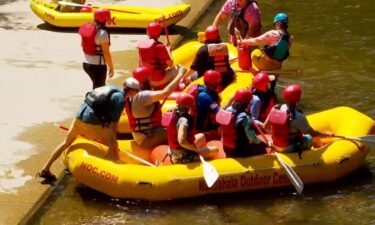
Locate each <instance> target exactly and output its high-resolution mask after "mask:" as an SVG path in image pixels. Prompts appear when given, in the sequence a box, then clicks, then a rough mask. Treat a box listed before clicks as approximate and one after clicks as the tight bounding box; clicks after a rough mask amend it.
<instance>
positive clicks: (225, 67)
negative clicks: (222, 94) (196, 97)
mask: <svg viewBox="0 0 375 225" xmlns="http://www.w3.org/2000/svg"><path fill="white" fill-rule="evenodd" d="M205 35H206V40H205V44H204V45H202V46H201V47H200V48H199V49H198V52H197V53H196V55H195V58H194V61H193V63H192V64H191V66H190V69H189V70H188V72H187V73H186V75H185V76H184V78H183V80H184V83H189V82H190V81H191V80H195V79H197V78H199V77H202V76H203V75H204V73H205V72H206V71H208V70H215V71H218V72H220V74H221V89H223V88H225V87H226V86H228V85H229V84H230V83H231V82H232V81H233V80H234V76H235V72H234V70H233V69H232V67H231V66H230V63H229V50H228V46H227V45H226V44H225V43H224V42H222V41H221V38H220V33H219V30H218V29H217V28H216V27H213V26H209V27H207V28H206V30H205Z"/></svg>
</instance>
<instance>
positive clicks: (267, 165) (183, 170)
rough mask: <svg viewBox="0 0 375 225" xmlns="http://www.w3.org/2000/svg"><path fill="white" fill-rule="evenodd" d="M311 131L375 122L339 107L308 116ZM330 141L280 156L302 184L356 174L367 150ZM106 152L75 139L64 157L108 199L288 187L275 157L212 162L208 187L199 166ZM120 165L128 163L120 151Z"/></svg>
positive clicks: (365, 129) (357, 130) (340, 130)
mask: <svg viewBox="0 0 375 225" xmlns="http://www.w3.org/2000/svg"><path fill="white" fill-rule="evenodd" d="M308 120H309V122H310V123H311V125H312V126H313V128H314V129H317V130H319V131H322V132H324V131H330V132H332V133H335V134H338V135H344V136H363V135H367V134H369V133H372V134H374V130H375V129H374V128H375V122H374V121H373V120H372V119H371V118H369V117H367V116H366V115H363V114H361V113H360V112H358V111H356V110H354V109H351V108H348V107H338V108H334V109H330V110H327V111H323V112H319V113H316V114H313V115H310V116H308ZM323 141H324V142H328V143H327V144H326V145H323V146H321V147H319V148H316V149H313V150H306V151H303V153H302V158H299V156H298V154H297V153H285V154H282V153H279V156H280V157H281V158H282V159H283V161H285V162H286V163H287V164H288V165H289V166H290V167H291V168H292V169H293V170H294V171H295V172H296V173H297V174H298V176H299V177H300V178H301V180H302V181H303V183H304V184H310V183H317V182H327V181H334V180H336V179H338V178H340V177H342V176H344V175H347V174H349V173H351V172H352V171H354V170H355V169H357V168H358V167H359V166H360V165H361V164H362V163H363V161H364V159H365V157H366V156H367V154H368V152H369V149H368V148H367V147H366V146H364V145H363V144H362V143H360V142H354V141H350V140H344V139H331V140H330V141H329V140H323ZM119 147H120V149H121V150H122V151H130V152H133V154H136V155H138V156H140V157H142V158H144V159H146V160H148V159H149V154H150V153H149V151H148V150H143V149H140V148H139V147H136V145H135V144H134V143H133V142H131V141H119ZM106 149H107V147H105V146H103V145H100V144H97V143H95V142H93V141H89V140H85V139H77V140H76V141H75V142H74V143H73V144H72V145H71V146H70V148H68V149H67V150H66V151H65V152H64V155H63V161H64V163H65V165H66V167H67V168H68V169H69V170H70V171H71V172H72V174H73V176H74V177H75V178H76V179H77V180H78V181H79V182H80V183H83V184H85V185H87V186H89V187H91V188H93V189H95V190H98V191H100V192H103V193H105V194H107V195H109V196H112V197H118V198H133V199H144V200H151V201H159V200H169V199H175V198H186V197H195V196H201V195H206V194H212V193H227V192H239V191H247V190H257V189H266V188H277V187H285V186H291V183H290V182H289V179H288V177H287V175H286V173H285V171H284V170H283V169H282V167H281V166H280V165H279V163H278V161H277V159H276V157H275V155H274V154H265V155H258V156H252V157H247V158H228V159H216V160H212V161H210V163H211V164H212V165H213V166H214V167H215V168H216V170H217V171H218V173H219V179H218V180H217V181H216V183H215V184H214V185H213V186H212V187H211V188H208V187H207V185H206V183H205V181H204V178H203V171H202V169H203V168H202V164H201V163H200V162H195V163H190V164H186V165H167V166H159V167H151V166H147V165H139V164H132V163H125V162H116V163H115V162H112V161H109V160H106V159H105V157H104V155H105V153H106ZM120 154H121V161H129V158H128V157H127V156H126V154H125V153H124V152H121V153H120Z"/></svg>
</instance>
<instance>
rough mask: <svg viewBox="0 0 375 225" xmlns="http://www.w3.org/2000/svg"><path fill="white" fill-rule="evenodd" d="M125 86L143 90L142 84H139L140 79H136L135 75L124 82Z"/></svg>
mask: <svg viewBox="0 0 375 225" xmlns="http://www.w3.org/2000/svg"><path fill="white" fill-rule="evenodd" d="M124 87H128V88H131V89H135V90H138V91H139V90H141V85H140V84H139V81H138V80H137V79H135V78H134V77H129V78H128V79H126V80H125V82H124Z"/></svg>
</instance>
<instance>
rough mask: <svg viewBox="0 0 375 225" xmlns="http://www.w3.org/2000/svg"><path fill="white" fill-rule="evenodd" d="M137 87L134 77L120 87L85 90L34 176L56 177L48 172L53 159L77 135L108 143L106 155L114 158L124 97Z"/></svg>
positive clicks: (134, 91)
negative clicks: (66, 127)
mask: <svg viewBox="0 0 375 225" xmlns="http://www.w3.org/2000/svg"><path fill="white" fill-rule="evenodd" d="M139 89H140V86H139V82H138V81H137V80H136V79H134V78H129V79H127V80H126V81H125V83H124V86H123V90H121V89H119V88H117V87H114V86H103V87H99V88H96V89H94V90H93V91H91V92H89V93H87V94H86V98H85V102H84V103H83V104H82V105H81V107H80V109H79V110H78V112H77V114H76V118H75V119H74V120H73V122H72V124H71V125H70V128H69V130H68V133H67V135H66V137H65V140H64V141H63V142H62V143H61V144H60V145H58V146H57V147H56V149H55V150H54V151H53V152H52V155H51V156H50V158H49V159H48V161H47V163H46V164H45V165H44V166H43V168H42V170H41V171H40V172H39V173H38V174H37V176H38V177H41V178H45V179H46V180H47V181H51V182H53V181H54V180H56V177H55V175H53V174H52V173H51V172H50V168H51V166H52V164H53V162H55V161H56V159H57V158H58V157H59V156H60V155H61V153H62V152H63V151H64V150H65V149H67V148H68V147H69V146H70V145H71V144H72V143H73V141H74V140H75V139H76V138H77V137H79V136H80V135H84V136H85V137H86V138H88V139H93V140H96V139H99V140H100V141H101V142H103V143H104V144H106V145H108V154H107V157H108V158H110V159H113V160H117V159H118V145H117V125H118V121H119V119H120V116H121V114H122V111H123V109H124V107H125V101H126V99H127V98H130V97H132V96H134V95H135V94H136V93H137V92H138V90H139Z"/></svg>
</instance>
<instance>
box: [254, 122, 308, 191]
mask: <svg viewBox="0 0 375 225" xmlns="http://www.w3.org/2000/svg"><path fill="white" fill-rule="evenodd" d="M252 123H253V125H254V127H255V128H256V129H257V130H258V132H259V133H260V134H261V135H262V137H263V139H264V140H265V141H267V142H268V138H267V137H266V135H265V134H264V133H263V131H262V130H261V129H260V128H259V126H258V125H257V124H256V122H255V121H254V119H252ZM272 149H273V153H274V154H275V156H276V159H277V161H278V162H279V164H280V165H281V167H282V168H283V169H284V170H285V172H286V175H287V176H288V178H289V180H290V182H291V183H292V184H293V186H294V188H295V189H296V190H297V192H298V194H301V193H302V191H303V182H302V180H301V179H300V178H299V177H298V175H297V174H296V172H295V171H294V170H293V169H292V168H291V167H290V166H289V165H288V164H286V163H285V162H284V160H283V159H282V158H281V157H280V156H279V154H278V153H277V151H276V150H275V148H274V147H273V146H272Z"/></svg>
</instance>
